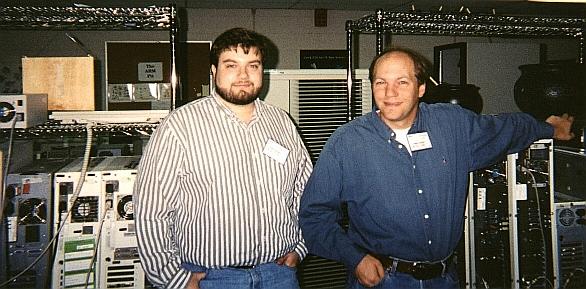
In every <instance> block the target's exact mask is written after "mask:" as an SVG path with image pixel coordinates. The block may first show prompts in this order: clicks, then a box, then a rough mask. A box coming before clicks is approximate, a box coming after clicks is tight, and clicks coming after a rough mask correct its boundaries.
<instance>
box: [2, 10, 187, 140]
mask: <svg viewBox="0 0 586 289" xmlns="http://www.w3.org/2000/svg"><path fill="white" fill-rule="evenodd" d="M178 20H179V19H178V17H177V9H176V6H175V5H169V6H166V7H144V8H143V7H140V8H138V7H134V8H129V7H41V6H25V7H0V29H2V30H102V31H103V30H108V31H114V30H169V40H170V41H169V43H170V44H171V49H170V52H169V54H170V57H171V78H170V79H179V77H178V75H177V67H176V63H177V57H178V50H177V47H178V46H179V40H178V30H179V21H178ZM171 87H172V99H171V107H170V110H172V109H174V108H176V106H177V104H178V103H179V100H180V99H181V96H180V95H179V89H178V81H172V82H171ZM154 126H155V125H153V124H150V123H149V124H134V125H128V124H125V125H117V126H114V125H104V126H97V127H96V129H94V130H96V131H97V132H102V133H120V134H126V135H129V134H130V135H138V136H142V135H144V133H145V132H147V133H152V131H153V129H154ZM6 133H7V130H1V131H0V135H3V134H6ZM77 134H85V127H84V126H71V125H63V124H60V123H58V122H51V121H50V122H47V123H46V124H44V125H41V126H37V127H35V128H30V129H17V130H15V135H16V137H18V138H29V137H32V138H39V137H41V136H42V135H51V136H59V135H61V136H75V135H77Z"/></svg>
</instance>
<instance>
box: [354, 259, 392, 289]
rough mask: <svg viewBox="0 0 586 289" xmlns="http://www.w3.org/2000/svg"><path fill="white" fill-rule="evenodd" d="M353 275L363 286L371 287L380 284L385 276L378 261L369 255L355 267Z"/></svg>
mask: <svg viewBox="0 0 586 289" xmlns="http://www.w3.org/2000/svg"><path fill="white" fill-rule="evenodd" d="M354 275H356V278H358V282H360V284H362V285H363V286H365V287H373V286H376V285H377V284H378V283H380V282H381V280H382V279H383V277H384V276H385V269H384V268H383V265H382V264H381V263H380V261H379V260H377V259H376V258H374V257H373V256H371V255H366V256H364V258H362V260H361V261H360V263H358V266H356V269H355V270H354Z"/></svg>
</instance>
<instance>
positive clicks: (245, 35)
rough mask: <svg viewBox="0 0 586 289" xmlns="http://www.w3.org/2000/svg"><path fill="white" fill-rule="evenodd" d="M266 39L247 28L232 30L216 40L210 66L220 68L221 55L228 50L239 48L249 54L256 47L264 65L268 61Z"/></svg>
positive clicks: (211, 52)
mask: <svg viewBox="0 0 586 289" xmlns="http://www.w3.org/2000/svg"><path fill="white" fill-rule="evenodd" d="M265 39H266V38H265V37H264V36H263V35H261V34H259V33H257V32H255V31H252V30H248V29H245V28H239V27H237V28H232V29H229V30H226V31H225V32H224V33H222V34H220V36H218V37H217V38H216V40H214V43H213V44H212V48H211V50H210V64H211V65H213V66H216V67H217V66H218V61H219V59H220V54H222V52H224V51H226V50H236V49H237V48H238V47H240V48H242V50H244V53H246V54H248V52H249V51H250V48H252V47H255V48H256V49H257V53H258V54H260V59H261V62H262V63H263V64H264V61H265V59H266V52H267V51H266V40H265Z"/></svg>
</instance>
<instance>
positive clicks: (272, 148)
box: [262, 139, 289, 164]
mask: <svg viewBox="0 0 586 289" xmlns="http://www.w3.org/2000/svg"><path fill="white" fill-rule="evenodd" d="M262 153H263V154H265V155H267V156H268V157H270V158H271V159H273V160H275V161H277V162H279V163H280V164H284V163H285V161H286V160H287V156H289V150H288V149H286V148H284V147H283V146H281V145H280V144H278V143H277V142H275V141H274V140H272V139H269V140H268V141H267V143H266V144H265V148H264V149H263V151H262Z"/></svg>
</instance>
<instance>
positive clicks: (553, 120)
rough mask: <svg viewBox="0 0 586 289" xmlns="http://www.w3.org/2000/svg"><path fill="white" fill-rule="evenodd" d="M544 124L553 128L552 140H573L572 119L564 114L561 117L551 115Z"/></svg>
mask: <svg viewBox="0 0 586 289" xmlns="http://www.w3.org/2000/svg"><path fill="white" fill-rule="evenodd" d="M545 122H547V123H549V124H551V126H553V138H555V139H557V140H571V139H573V138H574V133H572V131H571V129H572V123H573V122H574V117H573V116H570V115H568V114H567V113H564V114H563V115H562V116H555V115H552V116H550V117H548V118H547V119H546V120H545Z"/></svg>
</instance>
